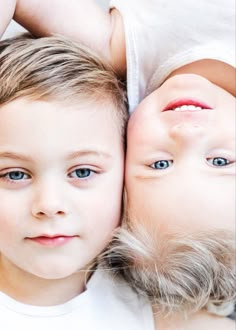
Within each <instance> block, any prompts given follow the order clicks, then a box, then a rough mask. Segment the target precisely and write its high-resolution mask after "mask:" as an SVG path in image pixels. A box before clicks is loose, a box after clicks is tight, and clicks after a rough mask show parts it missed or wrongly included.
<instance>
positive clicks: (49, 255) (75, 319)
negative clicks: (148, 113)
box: [0, 36, 152, 330]
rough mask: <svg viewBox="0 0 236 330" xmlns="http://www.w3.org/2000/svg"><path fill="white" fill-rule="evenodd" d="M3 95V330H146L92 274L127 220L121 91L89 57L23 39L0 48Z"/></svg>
mask: <svg viewBox="0 0 236 330" xmlns="http://www.w3.org/2000/svg"><path fill="white" fill-rule="evenodd" d="M0 86H1V88H0V209H1V214H0V291H1V292H0V314H1V322H2V323H3V324H4V328H5V329H13V328H15V327H19V328H20V329H23V328H24V329H32V328H34V329H42V328H43V327H44V328H46V329H48V328H49V327H50V328H57V329H63V330H64V329H66V328H67V327H68V328H70V329H74V328H76V329H77V328H78V327H81V328H82V329H87V330H90V329H95V328H96V329H100V330H102V329H110V328H111V327H112V328H113V329H120V328H121V326H123V325H124V324H126V328H125V329H133V330H136V329H140V330H141V329H143V323H144V322H146V319H145V318H148V320H150V322H152V314H151V309H150V306H149V305H148V304H147V303H146V302H145V304H144V303H143V302H142V301H141V300H138V299H137V298H135V296H134V295H133V293H132V291H131V290H130V289H129V288H128V287H126V286H125V285H124V286H122V287H121V286H120V287H119V288H117V286H116V285H115V284H113V282H112V280H111V279H110V278H109V277H107V276H106V272H104V273H101V271H100V270H96V271H95V273H94V274H92V272H91V273H89V274H87V273H88V272H89V269H90V268H91V263H92V262H93V260H94V259H95V258H96V257H97V255H98V254H99V253H100V252H101V251H102V250H103V249H104V248H105V246H106V245H107V243H108V241H109V239H110V238H111V235H112V232H113V230H114V229H115V227H117V226H118V225H119V222H120V214H121V202H122V191H123V167H124V131H125V126H126V118H127V110H126V105H125V92H124V89H123V87H122V85H121V84H120V82H119V80H118V79H117V78H116V76H115V74H114V72H113V71H112V70H111V68H110V67H109V66H108V65H107V64H106V63H105V62H104V61H103V60H102V59H100V58H99V57H98V56H96V55H95V54H94V53H92V52H91V51H89V50H88V49H86V48H85V47H82V46H79V45H77V44H76V43H73V42H70V41H69V40H67V39H65V38H61V37H49V38H41V39H34V38H33V37H31V36H21V37H19V38H15V39H10V40H5V41H2V42H0ZM88 275H89V276H88ZM87 277H89V278H90V279H89V281H88V284H86V278H87ZM128 292H129V293H128ZM127 293H128V295H127V296H126V294H127ZM125 297H126V298H125ZM128 298H129V299H130V304H127V299H128ZM130 306H131V307H130ZM141 306H142V307H141ZM140 308H141V309H142V310H144V309H145V311H146V314H145V318H144V317H143V315H141V314H140V317H139V318H137V316H136V314H137V310H138V311H140ZM116 318H118V319H116ZM113 323H114V324H113Z"/></svg>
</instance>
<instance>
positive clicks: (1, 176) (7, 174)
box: [0, 170, 30, 184]
mask: <svg viewBox="0 0 236 330" xmlns="http://www.w3.org/2000/svg"><path fill="white" fill-rule="evenodd" d="M13 173H18V174H20V173H21V174H22V175H23V176H27V178H24V179H23V178H21V179H18V180H14V179H12V178H10V175H11V174H13ZM29 178H30V175H29V174H27V173H25V172H24V171H20V170H14V171H13V170H11V171H7V172H4V173H2V174H0V179H2V180H4V181H7V182H10V183H13V184H15V183H17V182H22V181H25V180H28V179H29Z"/></svg>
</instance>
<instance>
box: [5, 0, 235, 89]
mask: <svg viewBox="0 0 236 330" xmlns="http://www.w3.org/2000/svg"><path fill="white" fill-rule="evenodd" d="M3 2H4V3H3ZM1 6H3V8H4V10H2V11H1V10H0V36H1V35H2V34H3V32H4V31H5V29H6V27H7V25H8V24H9V22H10V20H11V19H12V17H13V16H14V19H15V20H16V21H17V22H18V23H20V24H21V25H22V26H24V27H25V28H26V29H27V30H29V31H31V32H32V33H34V34H35V35H38V36H44V35H50V34H52V33H56V34H61V35H65V36H67V37H70V38H72V39H74V40H78V41H80V42H82V43H83V44H85V45H87V46H89V47H91V48H92V49H94V50H96V51H97V52H99V53H100V54H102V55H103V56H104V57H105V58H106V59H107V60H108V61H109V62H110V63H111V64H112V65H113V67H114V68H115V70H116V72H117V74H118V75H119V76H120V77H122V78H125V76H126V46H125V32H124V25H123V19H122V16H121V14H120V12H119V11H118V10H116V9H112V10H111V12H110V13H109V12H106V11H104V10H102V9H101V7H100V6H99V5H98V4H97V2H96V1H95V0H86V1H83V0H70V3H69V5H68V1H67V0H60V1H58V0H50V1H39V0H7V1H5V0H4V1H3V0H2V1H1V0H0V9H1ZM88 15H89V19H88ZM157 18H158V13H157ZM78 31H79V32H78ZM157 51H158V49H157ZM147 60H148V59H147ZM191 66H192V64H190V65H185V66H184V67H182V69H181V70H182V72H183V70H184V72H183V73H189V72H192V71H191V69H192V68H191ZM194 72H195V73H196V74H199V75H202V76H204V77H205V78H207V79H209V80H210V81H211V82H213V83H214V84H216V85H218V86H220V87H222V88H224V89H226V90H227V91H228V92H230V93H231V94H232V95H236V79H235V68H233V67H231V66H229V65H228V64H225V63H223V62H220V61H214V60H210V59H203V60H200V61H197V62H195V68H194ZM175 74H178V69H177V71H176V72H175Z"/></svg>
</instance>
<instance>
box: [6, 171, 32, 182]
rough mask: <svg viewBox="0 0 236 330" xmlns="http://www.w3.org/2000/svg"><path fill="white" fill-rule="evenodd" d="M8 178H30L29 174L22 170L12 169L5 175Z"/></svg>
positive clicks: (17, 179)
mask: <svg viewBox="0 0 236 330" xmlns="http://www.w3.org/2000/svg"><path fill="white" fill-rule="evenodd" d="M5 177H6V178H9V179H10V180H13V181H19V180H25V179H28V175H27V174H25V173H24V172H21V171H12V172H9V173H7V174H6V175H5Z"/></svg>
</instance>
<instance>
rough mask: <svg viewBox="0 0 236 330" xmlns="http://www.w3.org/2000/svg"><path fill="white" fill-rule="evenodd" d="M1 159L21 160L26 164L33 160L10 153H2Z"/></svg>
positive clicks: (0, 154) (0, 153)
mask: <svg viewBox="0 0 236 330" xmlns="http://www.w3.org/2000/svg"><path fill="white" fill-rule="evenodd" d="M0 158H7V159H14V160H21V161H25V162H28V161H30V160H32V159H31V158H30V157H27V156H24V155H22V154H19V153H15V152H8V151H6V152H0Z"/></svg>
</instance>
